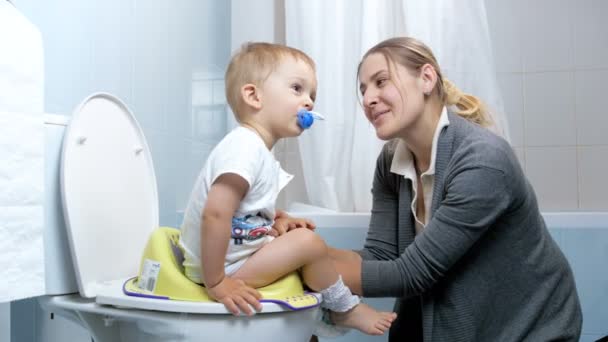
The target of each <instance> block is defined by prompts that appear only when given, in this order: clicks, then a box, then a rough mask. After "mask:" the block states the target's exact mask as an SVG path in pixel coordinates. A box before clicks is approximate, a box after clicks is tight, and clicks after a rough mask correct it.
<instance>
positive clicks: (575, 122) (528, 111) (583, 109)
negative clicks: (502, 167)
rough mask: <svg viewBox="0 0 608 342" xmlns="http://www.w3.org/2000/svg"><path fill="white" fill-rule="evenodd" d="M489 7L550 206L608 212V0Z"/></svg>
mask: <svg viewBox="0 0 608 342" xmlns="http://www.w3.org/2000/svg"><path fill="white" fill-rule="evenodd" d="M486 5H487V11H488V21H489V25H490V35H491V38H492V44H493V50H494V58H495V61H496V68H497V72H498V81H499V84H500V87H501V90H502V94H503V99H504V101H505V105H506V106H505V107H506V113H507V117H508V119H509V124H510V130H511V139H512V144H513V146H514V147H515V150H516V151H517V154H518V156H519V159H520V161H521V162H522V165H523V166H524V167H525V171H526V174H527V175H528V177H529V179H530V181H531V182H532V185H533V186H534V188H535V190H536V193H537V195H538V197H539V199H540V205H541V207H542V209H543V211H571V210H581V211H606V210H608V196H606V193H608V182H607V181H606V179H605V175H606V174H607V173H608V134H606V130H607V129H608V115H607V114H608V113H607V112H606V105H605V100H604V98H605V96H606V94H605V93H606V81H605V80H606V79H607V78H608V25H606V24H605V20H604V19H605V18H604V17H605V15H606V14H607V13H608V2H607V1H602V0H576V1H575V0H534V1H525V0H513V1H500V0H486ZM463 48H466V47H463Z"/></svg>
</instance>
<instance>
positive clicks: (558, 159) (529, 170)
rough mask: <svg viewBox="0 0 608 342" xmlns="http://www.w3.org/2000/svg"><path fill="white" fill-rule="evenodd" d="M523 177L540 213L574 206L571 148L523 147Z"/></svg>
mask: <svg viewBox="0 0 608 342" xmlns="http://www.w3.org/2000/svg"><path fill="white" fill-rule="evenodd" d="M525 158H526V174H527V176H528V179H529V180H530V183H531V184H532V187H533V188H534V190H535V192H536V196H537V198H538V202H539V205H540V208H541V210H543V211H559V210H573V209H576V208H577V207H578V194H577V170H576V148H575V147H526V149H525Z"/></svg>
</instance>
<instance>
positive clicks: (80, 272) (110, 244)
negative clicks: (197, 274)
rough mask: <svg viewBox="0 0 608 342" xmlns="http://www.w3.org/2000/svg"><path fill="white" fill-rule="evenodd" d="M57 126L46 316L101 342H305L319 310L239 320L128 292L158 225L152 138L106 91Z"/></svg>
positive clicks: (280, 310) (216, 310)
mask: <svg viewBox="0 0 608 342" xmlns="http://www.w3.org/2000/svg"><path fill="white" fill-rule="evenodd" d="M52 125H53V127H52V129H49V130H47V134H48V135H47V144H48V143H51V144H56V146H55V147H53V146H47V154H49V156H50V157H49V158H48V159H47V160H46V162H47V164H48V163H50V165H47V167H46V168H47V177H46V179H47V185H48V186H47V191H54V189H55V192H56V193H54V194H52V196H51V197H49V196H47V202H49V203H46V206H47V208H50V210H53V208H55V209H56V208H61V211H62V212H51V213H50V214H49V215H47V220H46V224H45V248H46V249H48V251H47V250H45V255H46V258H47V262H46V263H47V265H46V266H47V272H46V273H47V274H51V275H54V276H49V277H47V289H49V288H51V289H52V290H51V291H50V292H51V293H56V294H57V295H54V296H44V297H40V299H39V302H40V304H41V306H42V308H43V309H44V310H46V311H49V312H52V313H55V314H58V315H61V316H64V317H66V318H68V319H70V320H73V321H75V322H77V323H78V324H80V325H81V326H83V327H84V328H86V329H87V330H88V331H89V332H90V333H91V336H92V338H93V339H94V341H96V342H115V341H146V342H148V341H202V340H204V341H222V342H229V341H242V340H243V339H247V340H253V341H258V340H259V341H262V340H279V341H308V339H309V338H310V336H311V335H312V332H313V326H314V321H315V319H316V317H317V316H318V314H319V307H318V305H316V306H310V307H307V308H304V309H301V310H292V309H290V308H289V307H287V306H284V305H281V304H277V303H276V302H264V303H262V307H263V309H262V311H261V312H259V313H257V314H255V315H253V316H251V317H246V316H238V317H235V316H232V315H231V314H229V313H228V311H227V310H226V309H225V307H224V306H223V305H222V304H219V303H215V302H207V303H203V302H188V301H176V300H163V299H155V298H150V297H134V296H129V295H126V294H125V291H123V285H124V284H125V281H126V280H128V279H129V278H132V277H133V276H135V275H137V274H138V271H139V270H138V268H139V265H140V258H141V253H142V251H143V249H144V246H145V244H146V241H147V239H148V236H149V235H150V233H151V232H152V231H153V230H154V229H156V228H157V227H158V225H159V224H158V223H159V222H158V216H159V215H158V195H157V192H156V178H155V175H154V168H153V165H152V158H151V155H150V151H149V149H148V146H147V143H146V140H145V137H144V135H143V133H142V131H141V129H140V127H139V125H138V124H137V122H136V120H135V118H134V117H133V115H132V114H131V112H130V111H129V110H128V108H127V107H126V106H125V105H124V104H123V103H122V102H121V101H120V100H118V99H116V98H115V97H113V96H111V95H109V94H101V93H98V94H94V95H91V96H90V97H88V98H87V99H86V100H85V101H84V102H83V103H82V104H81V105H80V106H79V107H78V108H77V110H76V111H75V113H74V114H73V116H72V118H71V120H70V123H69V126H67V128H66V127H65V124H64V125H63V126H62V124H61V123H60V122H59V123H58V121H57V120H54V122H53V124H52ZM58 127H59V129H58ZM62 139H63V143H62V142H61V141H62ZM60 146H61V153H59V148H60ZM49 151H50V152H49ZM53 155H54V156H55V158H60V159H61V160H60V161H58V160H54V159H53ZM59 165H60V166H59ZM59 178H60V179H61V181H60V185H61V186H60V187H58V186H57V184H55V183H57V181H58V179H59ZM49 182H50V183H49ZM59 189H60V191H61V196H59V194H58V191H57V190H59ZM49 198H50V199H49ZM59 201H60V202H59ZM62 214H63V217H62ZM66 233H67V234H66ZM64 236H65V238H62V237H64ZM65 240H67V242H69V253H66V248H65V247H66V245H67V244H66V241H65ZM161 267H162V266H161ZM76 290H77V291H78V293H74V292H75V291H76ZM317 298H318V297H317ZM319 301H320V298H319Z"/></svg>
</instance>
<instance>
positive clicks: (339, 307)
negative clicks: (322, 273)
mask: <svg viewBox="0 0 608 342" xmlns="http://www.w3.org/2000/svg"><path fill="white" fill-rule="evenodd" d="M320 292H321V296H323V302H322V303H321V307H324V308H327V309H328V310H331V311H334V312H346V311H348V310H350V309H352V308H353V307H354V306H355V305H357V304H359V302H361V300H360V299H359V297H358V296H355V295H353V294H352V292H350V289H349V288H348V287H346V285H344V282H343V281H342V277H341V276H338V281H336V283H335V284H333V285H332V286H330V287H328V288H326V289H324V290H321V291H320Z"/></svg>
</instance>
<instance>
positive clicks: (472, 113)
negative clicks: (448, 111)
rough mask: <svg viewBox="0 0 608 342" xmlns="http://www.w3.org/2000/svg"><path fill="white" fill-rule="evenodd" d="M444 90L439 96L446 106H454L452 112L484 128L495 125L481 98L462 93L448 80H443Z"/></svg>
mask: <svg viewBox="0 0 608 342" xmlns="http://www.w3.org/2000/svg"><path fill="white" fill-rule="evenodd" d="M439 89H441V88H439ZM442 90H443V91H440V92H439V95H440V97H442V99H443V102H444V104H445V105H446V106H452V110H453V111H454V112H455V113H456V114H458V115H460V116H462V117H463V118H465V119H467V120H469V121H471V122H474V123H476V124H478V125H480V126H483V127H490V126H492V125H493V124H494V122H493V121H492V118H491V117H490V114H489V113H488V110H487V108H486V106H485V105H484V104H483V102H482V101H481V100H480V99H479V98H477V97H475V96H473V95H470V94H466V93H464V92H462V91H461V90H460V89H458V87H456V86H455V85H454V83H452V82H450V81H449V80H448V79H446V78H444V79H443V89H442Z"/></svg>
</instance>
